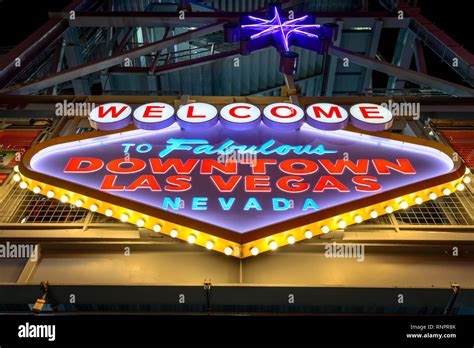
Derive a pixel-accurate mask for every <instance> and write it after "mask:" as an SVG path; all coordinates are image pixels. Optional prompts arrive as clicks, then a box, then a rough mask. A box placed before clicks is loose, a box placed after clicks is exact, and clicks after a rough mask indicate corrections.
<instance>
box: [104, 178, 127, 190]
mask: <svg viewBox="0 0 474 348" xmlns="http://www.w3.org/2000/svg"><path fill="white" fill-rule="evenodd" d="M115 180H117V175H110V174H107V175H106V176H104V180H103V181H102V184H101V185H100V189H101V190H104V191H123V190H124V189H125V186H123V185H115Z"/></svg>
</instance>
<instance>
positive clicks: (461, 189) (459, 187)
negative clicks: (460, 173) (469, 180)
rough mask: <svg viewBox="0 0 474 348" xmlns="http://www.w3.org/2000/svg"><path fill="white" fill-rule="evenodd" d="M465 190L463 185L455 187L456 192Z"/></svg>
mask: <svg viewBox="0 0 474 348" xmlns="http://www.w3.org/2000/svg"><path fill="white" fill-rule="evenodd" d="M465 188H466V187H465V186H464V184H458V185H457V186H456V190H458V191H463V190H464V189H465Z"/></svg>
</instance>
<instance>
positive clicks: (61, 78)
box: [0, 23, 224, 94]
mask: <svg viewBox="0 0 474 348" xmlns="http://www.w3.org/2000/svg"><path fill="white" fill-rule="evenodd" d="M223 25H224V23H216V24H211V25H208V26H205V27H202V28H199V29H195V30H190V31H188V32H186V33H184V34H180V35H176V36H173V37H171V38H168V39H165V40H161V41H158V42H154V43H152V44H149V45H144V46H142V47H138V48H136V49H133V50H129V51H126V52H123V53H117V54H114V55H112V56H110V57H106V58H103V59H100V60H97V61H94V62H91V63H87V64H82V65H79V66H77V67H74V68H71V69H67V70H64V71H61V72H59V73H57V74H52V75H50V76H48V77H46V78H43V79H39V80H36V81H32V82H26V83H22V84H19V85H15V86H12V87H9V88H5V89H1V90H0V94H30V93H34V92H37V91H40V90H42V89H45V88H48V87H51V86H54V85H56V84H58V83H64V82H67V81H71V80H74V79H76V78H80V77H83V76H87V75H89V74H92V73H95V72H98V71H101V70H104V69H107V68H110V67H112V66H115V65H119V64H121V63H122V62H123V60H124V59H125V58H129V59H133V58H137V57H140V56H143V55H146V54H150V53H152V52H155V51H159V50H162V49H164V48H167V47H170V46H173V45H175V44H178V43H180V42H186V41H189V40H192V39H196V38H198V37H201V36H204V35H207V34H211V33H213V32H215V31H217V30H221V29H222V28H223Z"/></svg>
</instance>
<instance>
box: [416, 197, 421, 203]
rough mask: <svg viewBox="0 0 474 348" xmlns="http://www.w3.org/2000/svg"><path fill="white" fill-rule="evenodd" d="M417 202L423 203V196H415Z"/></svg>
mask: <svg viewBox="0 0 474 348" xmlns="http://www.w3.org/2000/svg"><path fill="white" fill-rule="evenodd" d="M415 203H416V204H421V203H423V198H421V197H416V198H415Z"/></svg>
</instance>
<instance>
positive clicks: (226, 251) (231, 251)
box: [224, 246, 234, 256]
mask: <svg viewBox="0 0 474 348" xmlns="http://www.w3.org/2000/svg"><path fill="white" fill-rule="evenodd" d="M233 252H234V249H232V248H231V247H229V246H228V247H226V248H225V249H224V253H225V254H226V255H227V256H230V255H232V253H233Z"/></svg>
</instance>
